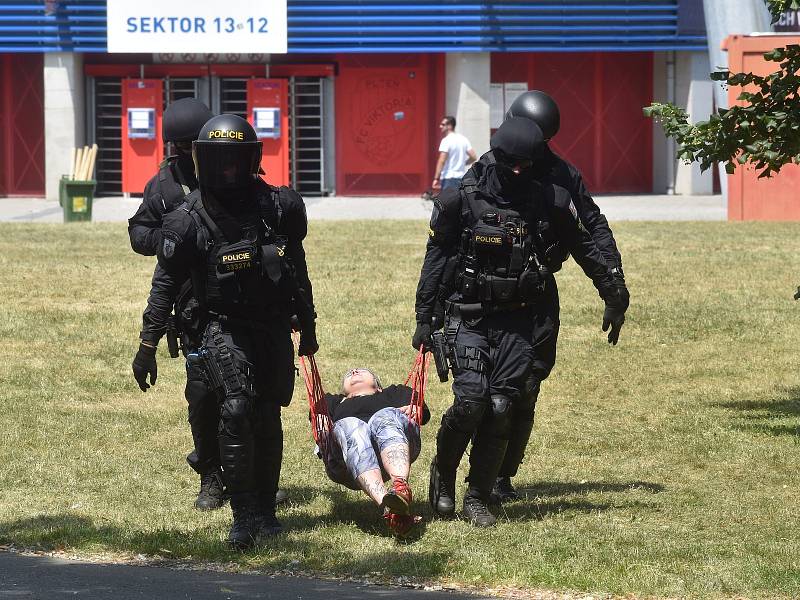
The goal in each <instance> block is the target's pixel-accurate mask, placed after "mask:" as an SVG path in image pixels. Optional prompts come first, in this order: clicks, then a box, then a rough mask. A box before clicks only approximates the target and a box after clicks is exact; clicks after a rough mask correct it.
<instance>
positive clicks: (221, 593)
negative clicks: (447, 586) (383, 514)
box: [0, 552, 488, 600]
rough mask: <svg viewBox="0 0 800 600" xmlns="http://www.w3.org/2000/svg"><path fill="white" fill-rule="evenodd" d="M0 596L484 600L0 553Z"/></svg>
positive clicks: (445, 593)
mask: <svg viewBox="0 0 800 600" xmlns="http://www.w3.org/2000/svg"><path fill="white" fill-rule="evenodd" d="M0 598H42V599H44V598H47V599H48V600H51V599H58V598H90V599H91V600H133V599H139V598H148V599H150V598H152V599H156V598H169V599H170V600H177V599H179V598H191V599H192V600H212V599H213V600H219V599H232V598H262V599H266V600H292V599H295V598H296V599H301V598H302V599H303V600H331V599H332V598H336V599H337V600H370V599H371V598H375V599H378V598H380V599H386V600H423V599H424V600H470V599H471V600H481V598H483V599H485V600H488V597H487V596H482V597H481V596H473V595H467V594H459V593H454V592H448V591H443V590H422V589H409V588H405V587H395V588H390V587H385V586H377V585H368V584H363V583H354V582H348V581H337V580H323V579H309V578H307V577H290V576H286V575H276V576H272V575H247V574H242V573H225V572H217V571H197V570H183V569H170V568H164V567H151V566H132V565H120V564H102V563H87V562H78V561H73V560H65V559H62V558H54V557H51V556H29V555H21V554H14V553H10V552H0Z"/></svg>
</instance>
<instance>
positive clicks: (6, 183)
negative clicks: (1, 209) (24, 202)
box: [0, 54, 44, 196]
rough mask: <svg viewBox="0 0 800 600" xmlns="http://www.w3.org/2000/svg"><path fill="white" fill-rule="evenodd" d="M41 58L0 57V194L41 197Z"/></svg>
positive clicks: (24, 56)
mask: <svg viewBox="0 0 800 600" xmlns="http://www.w3.org/2000/svg"><path fill="white" fill-rule="evenodd" d="M43 99H44V59H43V57H42V55H41V54H0V195H1V196H44V100H43Z"/></svg>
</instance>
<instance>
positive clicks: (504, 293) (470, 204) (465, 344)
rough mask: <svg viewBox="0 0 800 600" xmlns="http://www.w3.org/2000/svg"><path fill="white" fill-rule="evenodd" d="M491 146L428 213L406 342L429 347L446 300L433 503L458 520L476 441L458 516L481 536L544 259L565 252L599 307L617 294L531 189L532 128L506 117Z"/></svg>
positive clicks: (563, 219) (560, 195) (595, 257)
mask: <svg viewBox="0 0 800 600" xmlns="http://www.w3.org/2000/svg"><path fill="white" fill-rule="evenodd" d="M491 147H492V151H493V152H492V154H491V155H489V156H485V157H484V158H483V159H482V162H481V163H480V164H479V165H477V166H475V167H474V168H473V169H472V170H471V171H470V172H471V173H472V174H473V175H475V177H474V178H472V179H470V178H467V177H465V178H464V179H462V182H461V186H460V188H459V189H452V190H444V191H443V192H442V194H441V195H440V196H439V197H438V199H436V201H435V203H434V209H433V214H432V216H431V225H430V239H429V241H428V245H427V251H426V255H425V260H424V263H423V266H422V272H421V275H420V281H419V285H418V287H417V301H416V318H417V329H416V331H415V332H414V338H413V341H412V343H413V345H414V347H416V348H419V346H420V345H421V344H424V345H425V346H426V347H429V346H430V343H431V340H430V336H431V332H432V331H434V330H435V329H437V328H438V327H439V323H438V322H437V320H438V319H437V315H436V312H437V305H438V304H439V303H440V300H441V296H442V294H448V297H447V300H446V302H444V307H445V315H446V316H445V319H444V334H445V338H446V341H447V345H448V348H449V353H450V361H451V365H452V368H453V393H454V395H455V400H454V403H453V406H451V407H450V408H449V409H448V410H447V412H446V413H445V414H444V416H443V417H442V424H441V427H440V428H439V431H438V433H437V438H436V458H435V459H434V461H433V464H432V465H431V480H430V495H429V499H430V502H431V505H432V507H433V509H434V511H435V512H436V513H438V514H439V515H442V516H449V515H452V514H453V513H454V511H455V477H456V469H457V467H458V464H459V462H460V461H461V458H462V455H463V454H464V451H465V449H466V447H467V444H468V443H469V441H470V439H472V438H473V436H474V439H473V448H472V451H471V453H470V469H469V475H468V477H467V481H468V482H469V488H468V491H467V493H466V495H465V497H464V510H463V514H464V516H465V518H467V519H468V520H470V521H471V522H472V523H474V524H475V525H477V526H481V527H485V526H490V525H493V524H494V523H495V521H496V520H495V518H494V516H493V515H492V514H491V513H490V512H489V510H488V507H487V505H488V502H489V499H490V493H491V491H492V486H493V484H494V482H495V479H496V477H497V474H498V471H499V469H500V466H501V463H502V461H503V458H504V456H505V453H506V447H507V444H508V439H509V435H510V428H511V412H512V406H513V404H514V403H515V402H517V401H518V400H519V398H520V395H521V393H522V390H523V387H524V385H525V382H526V380H527V379H528V377H529V375H530V372H531V366H532V362H533V357H534V347H533V343H534V339H533V331H532V328H531V321H532V319H535V318H536V317H537V315H538V314H539V312H541V310H542V308H541V303H542V302H543V298H546V295H545V290H547V288H548V287H549V286H551V285H553V277H552V275H551V274H550V273H549V272H548V271H547V268H546V257H547V253H548V252H550V251H552V248H553V247H554V246H558V245H559V244H560V245H562V246H563V247H565V248H567V249H568V251H569V252H571V253H572V254H573V255H574V256H575V257H576V259H577V260H578V262H579V264H580V265H581V267H582V268H583V269H584V271H585V272H586V274H587V275H588V276H589V277H591V279H592V281H593V283H594V285H595V287H596V288H597V289H598V291H599V292H600V295H601V297H604V298H605V297H606V296H610V295H612V293H613V290H614V282H613V276H612V274H611V272H610V270H609V269H608V267H607V266H606V264H605V261H604V260H603V258H602V255H601V254H600V253H599V252H598V250H597V246H596V245H595V243H594V242H593V241H592V239H591V238H590V237H589V235H588V234H587V233H586V231H585V230H584V229H583V228H582V227H581V225H580V223H579V221H578V220H577V219H576V218H575V217H574V215H573V213H572V212H571V201H570V198H569V193H568V192H567V191H566V190H564V189H563V188H561V187H559V186H557V185H554V184H537V183H536V182H535V181H534V180H533V177H532V174H533V167H534V165H536V164H537V163H538V161H539V160H541V156H542V152H543V150H544V139H543V135H542V132H541V130H540V129H539V127H538V126H537V125H536V124H535V123H534V122H533V121H531V120H529V119H523V118H510V119H508V120H507V121H506V122H504V123H503V124H502V125H501V127H500V128H499V129H498V130H497V132H496V133H495V134H494V135H493V136H492V139H491Z"/></svg>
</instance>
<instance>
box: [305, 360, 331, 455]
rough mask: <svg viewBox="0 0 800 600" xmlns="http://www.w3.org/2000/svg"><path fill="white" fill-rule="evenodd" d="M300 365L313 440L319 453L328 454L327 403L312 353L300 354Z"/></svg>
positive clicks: (329, 425)
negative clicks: (308, 354) (307, 354)
mask: <svg viewBox="0 0 800 600" xmlns="http://www.w3.org/2000/svg"><path fill="white" fill-rule="evenodd" d="M300 367H301V368H302V369H303V380H304V381H305V383H306V394H307V395H308V410H309V417H310V419H311V434H312V435H313V436H314V442H316V444H317V446H319V449H320V453H321V455H322V456H323V458H324V457H326V456H328V447H329V439H330V435H329V434H330V432H331V429H333V427H332V422H331V417H330V415H329V414H328V403H327V402H325V390H324V389H323V387H322V378H321V377H320V375H319V368H317V361H316V359H315V358H314V355H313V354H312V355H311V356H301V357H300Z"/></svg>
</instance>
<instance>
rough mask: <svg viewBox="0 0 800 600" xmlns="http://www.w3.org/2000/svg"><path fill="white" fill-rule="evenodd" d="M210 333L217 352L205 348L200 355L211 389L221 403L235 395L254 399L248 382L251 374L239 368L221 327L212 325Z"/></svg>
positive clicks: (215, 324)
mask: <svg viewBox="0 0 800 600" xmlns="http://www.w3.org/2000/svg"><path fill="white" fill-rule="evenodd" d="M209 333H210V334H211V338H212V339H213V340H214V346H215V350H216V351H214V350H212V349H210V348H208V347H203V348H201V349H200V352H199V355H200V358H201V359H202V360H203V365H204V367H205V372H206V375H207V376H208V379H209V381H208V383H209V385H210V387H211V388H212V389H213V390H214V391H215V392H216V394H217V397H218V398H219V400H220V401H222V400H224V399H225V398H226V397H229V396H233V395H235V394H244V395H245V396H246V397H252V395H253V389H252V385H251V383H250V381H249V380H248V376H249V372H247V373H241V372H240V370H239V369H238V368H237V366H236V361H235V359H234V358H233V355H232V354H231V351H230V349H229V348H228V346H227V344H226V343H225V338H224V337H223V336H222V332H221V331H220V328H219V325H218V324H217V323H211V325H209ZM248 371H249V370H248Z"/></svg>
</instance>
